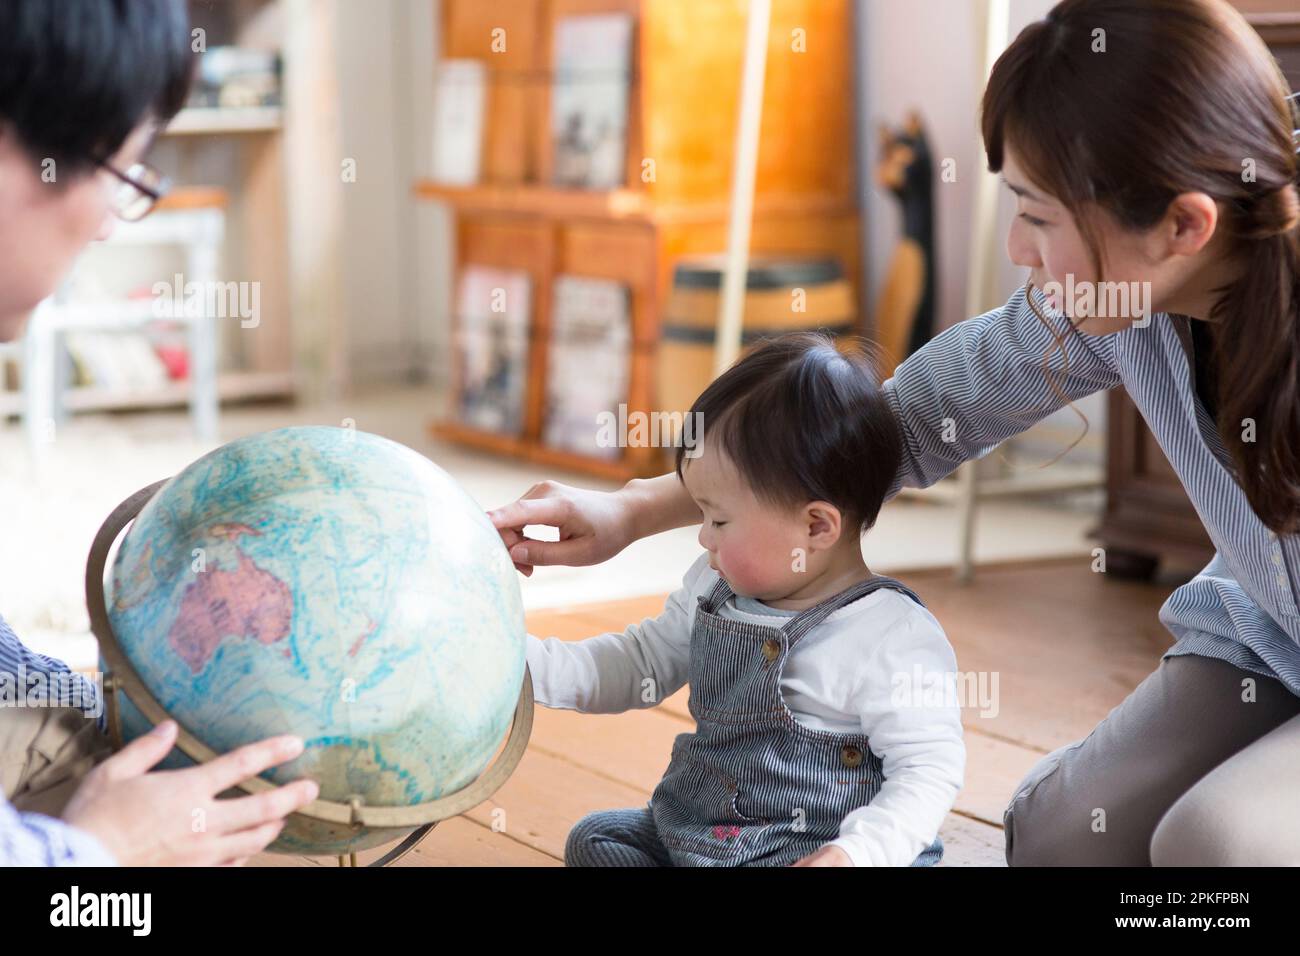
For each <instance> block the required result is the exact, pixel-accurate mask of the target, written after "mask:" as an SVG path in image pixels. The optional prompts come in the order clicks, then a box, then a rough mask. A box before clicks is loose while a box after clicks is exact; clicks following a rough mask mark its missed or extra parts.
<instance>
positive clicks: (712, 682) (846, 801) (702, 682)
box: [650, 575, 943, 866]
mask: <svg viewBox="0 0 1300 956" xmlns="http://www.w3.org/2000/svg"><path fill="white" fill-rule="evenodd" d="M882 587H889V588H894V589H896V590H899V591H902V592H903V593H904V594H906V595H907V596H908V597H910V598H911V599H912V600H914V601H916V603H917V604H920V605H921V606H922V607H924V606H925V605H924V604H923V603H922V601H921V599H920V598H919V597H917V596H916V594H914V593H913V592H912V591H911V590H910V589H909V588H908V587H907V586H906V585H904V584H902V583H901V582H899V581H896V580H894V579H893V578H888V577H884V576H882V575H876V576H875V577H873V578H871V579H870V580H867V581H863V582H861V583H859V584H856V585H854V586H853V587H851V588H848V589H847V590H845V591H842V592H840V593H839V594H837V595H835V596H834V597H830V598H827V599H826V600H825V601H823V602H821V603H820V604H817V605H815V606H813V607H810V608H808V609H807V610H805V611H802V612H801V613H799V614H798V615H796V616H795V617H793V618H791V619H790V620H789V621H788V622H787V623H786V624H785V626H784V627H770V626H766V625H762V624H753V623H749V622H747V621H736V620H731V619H729V618H724V617H721V616H720V615H719V614H718V613H717V610H718V609H719V608H721V607H722V605H723V604H725V603H726V601H727V600H728V599H730V598H731V596H732V594H733V592H732V590H731V588H730V587H729V586H728V584H727V582H726V580H725V579H723V578H721V577H719V578H718V582H717V584H716V585H715V586H714V587H713V590H712V591H710V592H709V594H708V595H707V597H706V596H701V597H700V598H699V605H700V606H699V608H698V609H697V610H696V614H695V623H694V627H693V628H692V631H691V657H690V678H689V679H690V698H689V707H690V711H691V716H692V717H694V718H695V721H696V724H697V726H696V730H695V732H694V733H688V734H680V735H678V737H677V740H676V742H675V743H674V744H673V753H672V761H671V762H670V763H669V765H668V770H667V772H666V773H665V774H664V777H663V780H661V781H660V783H659V785H658V787H656V788H655V791H654V794H653V795H652V796H651V798H650V810H651V811H652V812H653V815H654V823H655V829H656V830H657V831H658V836H659V839H660V841H662V844H663V846H664V848H665V849H666V850H667V854H668V856H669V857H671V859H672V862H673V863H674V864H675V865H677V866H787V865H789V864H791V863H793V862H795V861H796V860H798V859H800V858H801V857H804V856H807V855H808V854H809V853H812V852H813V851H814V850H816V849H817V848H818V847H820V846H822V845H823V844H825V843H829V842H830V841H831V840H834V839H836V838H837V837H838V836H839V835H840V824H841V822H843V820H844V818H845V817H846V816H848V815H849V813H851V812H852V811H853V810H856V809H857V808H858V807H861V806H864V805H866V804H868V803H870V802H871V800H872V799H873V798H874V797H875V796H876V794H877V793H878V792H879V791H880V787H881V784H882V782H883V780H884V778H883V776H882V773H881V760H880V755H879V754H875V753H872V751H871V748H870V743H869V741H868V740H867V737H866V735H865V734H860V733H858V734H850V733H831V732H829V731H822V730H815V729H813V728H811V727H806V726H804V725H803V724H800V723H798V722H796V721H795V719H794V716H793V715H792V714H791V713H790V710H789V708H788V707H787V706H786V704H785V701H784V700H783V699H782V697H781V690H780V684H781V671H782V669H783V668H784V665H785V661H786V658H787V657H788V656H789V654H790V652H791V651H792V650H793V649H794V647H795V645H796V644H798V643H799V641H800V640H801V639H802V638H803V636H804V635H805V634H807V633H808V632H809V631H810V630H812V629H813V628H814V627H816V626H817V625H818V624H820V623H821V622H822V621H823V620H825V618H826V617H827V615H829V614H830V613H831V612H833V611H835V610H838V609H839V608H841V607H844V606H845V605H846V604H849V603H851V602H853V601H856V600H858V599H859V598H862V597H865V596H866V595H868V594H870V593H872V592H873V591H875V590H877V589H878V588H882ZM942 857H943V841H942V840H940V839H939V838H937V837H936V838H935V841H934V842H933V843H932V844H930V846H928V847H926V848H925V849H924V850H923V851H922V852H921V854H920V855H919V856H918V857H917V858H916V860H915V861H914V862H913V863H912V865H913V866H933V865H934V864H935V863H938V862H939V860H940V859H942Z"/></svg>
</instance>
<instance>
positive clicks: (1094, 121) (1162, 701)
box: [492, 0, 1300, 866]
mask: <svg viewBox="0 0 1300 956" xmlns="http://www.w3.org/2000/svg"><path fill="white" fill-rule="evenodd" d="M1287 97H1288V91H1287V88H1286V83H1285V81H1284V79H1283V78H1282V76H1281V74H1280V72H1279V70H1278V68H1277V66H1276V64H1275V62H1274V60H1273V58H1272V57H1271V55H1270V54H1269V52H1268V50H1267V48H1266V47H1265V46H1264V44H1263V42H1262V41H1261V40H1260V39H1259V37H1258V36H1257V35H1256V34H1255V33H1254V32H1253V31H1252V30H1251V29H1250V27H1249V26H1248V25H1247V24H1246V22H1245V21H1244V19H1243V18H1242V17H1241V16H1240V14H1238V13H1237V12H1236V11H1235V10H1234V9H1233V8H1232V7H1231V6H1229V5H1228V4H1227V3H1226V2H1223V0H1065V2H1063V3H1060V4H1059V5H1058V6H1056V7H1055V8H1054V9H1053V10H1052V11H1051V13H1049V14H1048V16H1047V18H1046V19H1045V20H1043V21H1041V22H1038V23H1034V24H1032V25H1030V26H1029V27H1027V28H1026V29H1025V30H1024V31H1023V32H1022V33H1021V34H1020V36H1019V37H1018V38H1017V39H1016V40H1015V42H1014V43H1013V44H1012V45H1011V46H1010V47H1009V48H1008V49H1007V51H1006V52H1005V53H1004V54H1003V55H1002V57H1001V58H1000V59H999V61H998V63H997V65H996V66H995V68H994V71H993V74H992V77H991V79H990V82H989V86H988V89H987V91H986V92H985V95H984V101H983V116H982V122H983V135H984V142H985V147H986V149H987V152H988V157H989V165H990V167H991V168H992V170H993V171H994V172H1000V173H1002V175H1003V179H1004V180H1005V182H1006V185H1007V186H1008V187H1009V188H1010V189H1011V191H1012V192H1014V193H1015V195H1016V197H1017V206H1018V208H1017V216H1016V218H1015V220H1014V223H1013V225H1012V226H1011V231H1010V235H1009V237H1008V242H1007V248H1008V252H1009V254H1010V256H1011V259H1012V261H1013V262H1015V263H1016V264H1017V265H1021V266H1024V267H1025V268H1027V269H1029V270H1030V280H1029V283H1028V285H1027V286H1026V288H1025V289H1024V290H1022V291H1020V292H1018V293H1017V294H1016V295H1015V296H1013V297H1012V299H1011V300H1010V301H1009V302H1008V303H1007V304H1006V305H1005V306H1003V307H1002V308H1000V309H998V310H996V311H994V312H991V313H989V314H987V315H983V316H980V317H978V318H974V319H971V320H969V321H967V322H962V323H959V324H958V325H956V326H954V327H953V328H951V329H949V330H947V331H946V332H944V333H943V334H941V335H940V336H938V337H937V338H935V339H934V340H933V341H931V342H930V343H929V344H928V345H926V346H925V347H924V348H923V349H921V350H920V351H919V352H918V353H917V354H916V355H914V356H912V357H911V358H910V359H908V360H907V361H906V362H904V363H903V364H902V365H900V366H899V368H898V370H897V372H896V373H895V375H894V378H892V379H891V380H890V381H889V382H888V383H886V385H885V389H886V391H887V393H888V395H889V398H890V402H891V404H892V407H893V410H894V413H895V416H896V418H897V420H898V422H899V425H900V427H901V428H902V430H903V433H904V436H905V439H906V447H907V454H906V456H905V461H904V463H903V467H902V468H901V469H900V471H899V473H898V475H897V477H896V479H895V482H894V487H893V492H894V493H896V492H897V490H898V488H899V487H901V486H903V485H908V486H912V487H925V486H928V485H930V484H932V483H934V482H935V481H938V480H939V479H940V478H942V477H943V476H945V475H947V474H948V473H949V472H951V471H953V470H954V469H955V468H956V467H957V466H958V465H960V464H961V463H962V462H964V461H968V460H970V459H972V458H976V457H978V456H980V455H981V454H983V453H985V452H987V451H988V450H989V449H990V448H992V447H994V446H995V445H997V444H998V443H1000V442H1002V441H1005V440H1006V439H1008V438H1010V437H1011V436H1012V435H1015V434H1017V433H1019V432H1022V431H1024V430H1025V429H1026V428H1028V427H1030V426H1031V425H1033V424H1034V423H1035V422H1037V421H1039V420H1040V419H1042V418H1044V417H1045V416H1047V415H1049V414H1051V413H1052V412H1054V411H1056V410H1057V409H1058V408H1061V407H1063V406H1064V405H1066V404H1068V403H1069V402H1072V401H1073V400H1076V399H1078V398H1081V397H1083V396H1085V395H1089V394H1092V393H1094V392H1097V391H1101V390H1104V389H1109V388H1112V387H1114V386H1116V385H1123V386H1125V388H1126V389H1127V390H1128V392H1129V395H1130V396H1131V397H1132V399H1133V401H1134V402H1135V404H1136V405H1137V407H1138V408H1139V410H1140V411H1141V412H1142V415H1143V417H1144V418H1145V419H1146V421H1147V424H1148V425H1149V426H1150V428H1151V431H1152V432H1153V433H1154V435H1155V437H1156V439H1157V440H1158V441H1159V442H1160V445H1161V447H1162V448H1163V449H1164V451H1165V454H1166V455H1167V456H1168V457H1169V459H1170V462H1171V463H1172V464H1173V467H1174V469H1175V471H1176V472H1177V473H1178V475H1179V478H1180V479H1181V481H1182V483H1183V485H1184V487H1185V488H1186V491H1187V494H1188V496H1189V497H1190V498H1191V500H1192V502H1193V504H1194V505H1195V506H1196V509H1197V512H1198V513H1199V514H1200V516H1201V518H1202V521H1203V522H1204V524H1205V527H1206V531H1207V532H1208V533H1209V535H1210V537H1211V538H1212V539H1213V541H1214V543H1215V546H1216V548H1217V554H1216V555H1215V557H1214V560H1213V561H1211V562H1210V564H1209V565H1208V566H1207V567H1206V568H1205V569H1204V570H1203V571H1202V572H1201V573H1200V574H1198V575H1197V576H1196V578H1195V579H1193V580H1192V581H1190V582H1189V583H1187V584H1185V585H1184V586H1182V587H1180V588H1179V589H1178V590H1176V591H1175V592H1174V593H1173V595H1172V596H1171V597H1170V598H1169V600H1168V601H1167V602H1166V604H1165V606H1164V607H1163V608H1162V609H1161V612H1160V620H1161V621H1162V622H1163V623H1164V624H1165V625H1166V627H1168V629H1169V630H1170V631H1171V633H1172V634H1173V636H1174V637H1175V639H1176V643H1175V644H1174V646H1173V647H1171V648H1170V649H1169V650H1168V651H1167V652H1166V653H1165V655H1164V657H1163V658H1162V659H1161V662H1160V665H1159V667H1158V668H1157V669H1156V671H1155V672H1154V673H1152V674H1151V675H1150V676H1149V677H1148V678H1147V679H1146V680H1144V681H1143V682H1142V683H1141V685H1139V686H1138V688H1137V689H1136V690H1135V691H1134V692H1133V693H1132V694H1131V695H1129V697H1128V698H1127V699H1126V700H1125V701H1124V702H1123V703H1122V704H1120V705H1119V706H1118V707H1117V708H1115V710H1113V711H1112V712H1111V713H1110V715H1109V716H1108V717H1107V718H1106V719H1105V720H1104V721H1103V722H1102V723H1101V724H1100V725H1099V726H1098V727H1097V728H1096V729H1095V730H1094V731H1093V733H1092V734H1090V735H1089V736H1088V737H1087V738H1086V739H1085V740H1083V741H1080V742H1077V743H1074V744H1071V745H1069V746H1067V747H1062V748H1061V749H1059V750H1057V751H1055V752H1054V753H1052V754H1049V755H1048V756H1047V757H1045V758H1043V759H1042V760H1041V761H1040V762H1039V763H1038V764H1037V765H1036V766H1035V767H1034V768H1033V769H1032V770H1031V772H1030V773H1029V775H1028V777H1027V778H1026V779H1025V780H1024V781H1023V782H1022V783H1021V785H1020V787H1019V789H1018V791H1017V793H1016V794H1015V796H1014V797H1013V799H1012V801H1011V804H1010V806H1009V807H1008V808H1007V811H1006V814H1005V818H1004V823H1005V832H1006V852H1007V860H1008V862H1009V863H1011V864H1014V865H1019V864H1076V865H1079V864H1109V865H1135V866H1144V865H1151V864H1156V865H1170V864H1173V865H1216V864H1229V865H1231V864H1282V863H1291V864H1296V863H1300V816H1297V814H1296V813H1295V807H1296V803H1295V794H1296V793H1300V610H1298V609H1297V604H1296V599H1297V594H1298V593H1300V588H1298V585H1300V536H1298V535H1297V534H1296V532H1297V529H1298V528H1300V246H1298V240H1300V235H1298V234H1300V228H1298V227H1300V192H1298V191H1297V155H1296V149H1297V143H1296V138H1295V134H1294V133H1293V130H1295V128H1296V126H1300V123H1297V122H1296V121H1295V116H1294V114H1293V112H1292V107H1291V105H1290V103H1289V101H1288V98H1287ZM1100 282H1122V283H1139V285H1138V286H1135V287H1130V288H1135V289H1138V290H1145V291H1147V292H1149V294H1150V300H1149V301H1150V302H1151V303H1152V309H1151V311H1153V312H1155V313H1157V314H1155V315H1153V316H1148V315H1139V314H1136V313H1135V312H1134V311H1133V310H1130V311H1129V313H1128V314H1126V315H1120V316H1113V315H1112V316H1104V315H1101V314H1083V313H1082V312H1081V310H1079V309H1077V308H1075V306H1076V305H1077V304H1078V303H1077V302H1076V301H1074V300H1072V299H1067V297H1066V296H1064V295H1062V294H1061V293H1060V291H1059V290H1058V287H1057V285H1056V284H1057V283H1059V284H1060V286H1059V288H1063V289H1070V288H1074V289H1081V288H1087V287H1091V288H1092V290H1093V291H1094V292H1101V291H1102V290H1103V289H1104V287H1102V286H1100V285H1098V283H1100ZM1071 283H1073V285H1071ZM1044 286H1046V287H1048V288H1049V289H1052V290H1056V294H1055V296H1054V298H1053V301H1052V302H1051V305H1052V306H1053V309H1051V310H1050V312H1051V314H1048V313H1047V311H1045V310H1044V309H1043V305H1044V303H1045V302H1046V301H1047V300H1046V299H1044V297H1043V296H1042V295H1041V294H1040V290H1042V289H1043V288H1044ZM1104 298H1105V296H1103V299H1104ZM1137 300H1138V301H1140V300H1141V296H1138V299H1137ZM1057 310H1064V311H1065V312H1067V313H1069V314H1068V315H1062V314H1059V313H1058V311H1057ZM1085 311H1086V310H1085ZM1098 312H1099V310H1098ZM828 426H829V423H828ZM492 516H493V520H494V521H495V523H496V525H497V527H498V528H500V529H501V532H502V536H503V538H504V540H505V541H506V544H507V546H509V547H510V548H511V556H512V557H513V558H514V560H515V561H516V562H517V564H518V565H519V566H520V568H521V570H523V571H524V573H530V572H531V567H532V566H534V565H538V564H590V563H595V562H597V561H601V560H604V559H605V558H608V557H610V556H611V555H613V554H615V553H617V552H618V551H619V550H621V549H622V548H623V547H624V546H625V545H627V544H628V543H629V542H630V541H633V540H635V539H637V538H639V537H642V536H644V535H647V534H653V533H656V532H658V531H663V530H666V529H669V528H674V527H681V526H683V525H688V524H692V523H696V522H698V521H699V520H700V514H699V512H698V510H697V509H696V508H695V506H694V504H693V503H692V502H691V499H690V498H689V497H688V496H687V495H686V494H685V492H684V491H683V489H682V488H681V486H680V484H679V483H678V481H677V480H676V478H675V476H673V475H665V476H663V477H660V478H655V479H652V480H649V481H633V482H630V483H629V484H628V485H627V486H626V487H625V488H623V489H622V490H621V491H618V492H615V493H612V494H597V493H592V492H583V491H578V490H576V489H572V488H566V487H564V486H562V485H558V484H555V483H553V482H544V483H543V484H541V485H538V486H536V487H534V488H532V489H530V491H529V492H528V493H527V494H526V495H525V496H524V497H523V498H522V499H520V500H519V501H517V502H515V503H514V504H512V505H510V506H508V507H506V508H503V509H501V510H500V511H498V512H495V513H493V515H492ZM526 524H549V525H556V526H558V527H559V529H560V532H561V534H560V538H561V540H560V541H559V542H554V543H545V542H536V541H531V540H526V539H524V538H523V536H522V529H523V527H524V526H525V525H526Z"/></svg>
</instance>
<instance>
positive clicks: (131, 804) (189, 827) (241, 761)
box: [63, 720, 320, 866]
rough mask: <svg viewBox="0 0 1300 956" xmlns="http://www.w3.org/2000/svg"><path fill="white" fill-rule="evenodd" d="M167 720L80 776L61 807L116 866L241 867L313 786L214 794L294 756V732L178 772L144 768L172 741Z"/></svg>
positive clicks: (310, 795) (311, 796) (311, 794)
mask: <svg viewBox="0 0 1300 956" xmlns="http://www.w3.org/2000/svg"><path fill="white" fill-rule="evenodd" d="M176 731H177V728H176V723H175V721H170V720H169V721H167V722H165V723H162V724H159V725H158V726H157V727H156V728H154V730H153V731H152V732H151V733H149V734H146V735H145V736H143V737H141V738H139V739H138V740H135V741H132V742H131V743H130V744H129V745H127V746H126V747H123V748H122V750H121V751H120V752H118V753H116V754H114V755H113V756H112V757H110V758H108V759H107V760H105V761H104V762H103V763H101V764H100V765H99V766H97V767H96V768H95V769H94V770H92V771H91V772H90V773H88V774H87V775H86V778H85V780H83V781H82V783H81V786H80V787H79V788H78V789H77V792H76V793H75V794H73V796H72V799H71V800H70V801H69V803H68V806H67V808H66V809H65V810H64V812H63V819H64V821H65V822H67V823H69V824H71V825H72V826H75V827H78V828H79V829H82V830H85V831H86V832H87V833H89V834H91V835H92V836H94V837H97V838H98V839H99V841H100V842H101V843H102V844H104V846H105V848H106V849H107V850H108V851H109V852H110V853H112V854H113V856H114V857H116V858H117V861H118V862H119V863H121V864H122V865H123V866H216V865H233V866H241V865H242V864H243V863H244V862H245V861H246V860H247V859H248V858H249V857H250V856H253V855H254V854H255V853H260V852H261V851H262V850H263V849H265V848H266V846H267V844H269V843H270V842H271V841H272V840H274V839H275V838H276V835H277V834H279V832H280V830H281V829H282V828H283V827H284V818H285V817H286V816H288V815H289V814H290V813H293V812H294V811H295V810H298V809H300V808H302V807H304V806H306V805H307V804H308V803H311V801H313V800H315V799H316V797H317V795H318V794H319V793H320V787H319V786H318V785H317V784H316V782H315V781H313V780H297V781H295V782H293V783H290V784H286V785H284V786H282V787H279V788H277V789H275V790H271V791H268V792H267V793H261V794H256V795H254V796H245V797H238V798H236V799H227V800H218V799H216V796H217V794H219V793H221V792H223V791H225V790H228V789H230V788H231V787H233V786H235V785H236V784H238V783H240V782H241V781H244V780H248V779H250V778H252V777H255V776H257V775H258V774H259V773H261V772H262V771H264V770H266V769H268V768H269V767H274V766H276V765H277V764H281V763H284V762H285V761H288V760H292V759H294V758H295V757H297V756H298V755H299V754H300V753H302V747H303V744H302V740H300V739H299V738H297V737H291V736H282V737H272V738H270V739H268V740H263V741H259V742H258V743H255V744H249V745H248V746H246V747H240V748H239V749H238V750H233V751H231V752H230V753H228V754H225V755H223V756H221V757H218V758H217V759H216V760H213V761H211V762H210V763H206V764H203V765H202V766H198V767H190V768H187V769H185V770H160V771H156V772H154V773H149V772H148V770H149V768H150V767H152V766H154V765H155V764H157V763H158V761H160V760H162V758H163V757H165V756H167V753H168V751H170V750H171V749H172V745H173V744H174V743H175V741H176Z"/></svg>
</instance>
